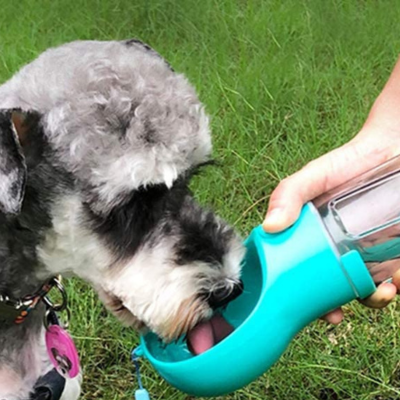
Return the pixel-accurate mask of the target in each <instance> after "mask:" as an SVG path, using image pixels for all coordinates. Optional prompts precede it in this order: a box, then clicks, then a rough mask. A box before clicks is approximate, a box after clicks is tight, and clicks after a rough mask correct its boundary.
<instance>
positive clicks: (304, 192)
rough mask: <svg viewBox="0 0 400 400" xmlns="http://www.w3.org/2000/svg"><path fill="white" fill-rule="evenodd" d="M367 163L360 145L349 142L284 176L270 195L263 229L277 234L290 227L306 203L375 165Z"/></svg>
mask: <svg viewBox="0 0 400 400" xmlns="http://www.w3.org/2000/svg"><path fill="white" fill-rule="evenodd" d="M366 163H368V164H369V162H366V161H365V157H363V156H362V155H361V154H360V152H359V151H358V148H357V147H356V146H355V145H354V144H352V143H349V144H346V145H344V146H342V147H339V148H337V149H335V150H333V151H331V152H330V153H327V154H325V155H323V156H322V157H320V158H318V159H316V160H314V161H311V162H310V163H308V164H307V165H306V166H305V167H303V168H302V169H301V170H300V171H298V172H296V173H295V174H293V175H291V176H289V177H288V178H285V179H284V180H282V181H281V182H280V183H279V185H278V186H277V187H276V189H275V190H274V191H273V193H272V194H271V198H270V202H269V207H268V212H267V216H266V218H265V220H264V223H263V227H264V230H265V231H267V232H270V233H274V232H280V231H282V230H284V229H286V228H288V227H289V226H291V225H292V224H293V223H294V222H295V221H296V220H297V218H298V216H299V214H300V211H301V208H302V206H303V205H304V204H305V203H306V202H308V201H310V200H312V199H314V198H315V197H317V196H319V195H321V194H323V193H325V192H326V191H328V190H330V189H332V188H334V187H336V186H338V185H340V184H342V183H344V182H346V181H348V180H349V179H352V178H353V177H355V176H357V175H359V174H360V173H361V172H364V171H366V170H367V169H368V168H369V167H372V165H371V166H370V165H366Z"/></svg>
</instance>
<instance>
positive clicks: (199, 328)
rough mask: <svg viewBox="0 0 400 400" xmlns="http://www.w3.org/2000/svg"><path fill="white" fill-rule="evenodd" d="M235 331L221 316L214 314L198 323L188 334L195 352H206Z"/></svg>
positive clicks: (192, 349)
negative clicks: (207, 319)
mask: <svg viewBox="0 0 400 400" xmlns="http://www.w3.org/2000/svg"><path fill="white" fill-rule="evenodd" d="M232 332H233V327H232V326H231V325H230V324H229V323H228V322H227V321H226V320H225V319H224V318H223V317H222V316H221V315H214V316H213V317H212V318H211V319H210V320H209V321H205V322H201V323H200V324H198V325H196V326H195V327H194V328H193V329H192V330H191V331H190V332H189V333H188V336H187V341H188V345H189V348H190V350H191V351H192V353H194V354H196V355H197V354H201V353H204V352H205V351H206V350H208V349H211V347H213V346H214V345H216V344H217V343H219V342H220V341H221V340H223V339H225V338H226V337H227V336H228V335H229V334H231V333H232Z"/></svg>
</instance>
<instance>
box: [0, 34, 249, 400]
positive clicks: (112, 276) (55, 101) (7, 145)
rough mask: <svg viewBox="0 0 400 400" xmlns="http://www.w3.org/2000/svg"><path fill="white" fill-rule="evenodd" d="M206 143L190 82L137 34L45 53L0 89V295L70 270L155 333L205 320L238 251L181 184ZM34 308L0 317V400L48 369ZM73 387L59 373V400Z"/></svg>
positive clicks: (233, 276)
mask: <svg viewBox="0 0 400 400" xmlns="http://www.w3.org/2000/svg"><path fill="white" fill-rule="evenodd" d="M210 153H211V139H210V132H209V124H208V117H207V115H206V114H205V112H204V109H203V106H202V104H201V103H200V101H199V100H198V98H197V96H196V93H195V91H194V89H193V88H192V87H191V85H190V84H189V83H188V81H187V79H186V78H185V77H184V76H183V75H182V74H178V73H175V72H174V71H173V70H172V68H171V67H170V66H169V65H168V64H167V63H166V62H165V61H164V60H163V59H162V58H161V57H160V56H159V55H158V54H157V53H156V52H155V51H154V50H152V49H151V48H149V47H148V46H147V45H145V44H143V43H141V42H139V41H137V40H129V41H110V42H99V41H77V42H73V43H69V44H65V45H62V46H60V47H58V48H54V49H49V50H47V51H46V52H44V53H43V54H42V55H40V56H39V57H38V58H37V59H36V60H34V61H33V62H32V63H30V64H28V65H26V66H25V67H23V68H22V69H21V70H20V71H19V72H18V73H17V74H16V75H15V76H14V77H12V78H11V79H10V80H9V81H7V82H6V83H4V84H3V85H2V86H0V221H1V230H0V295H2V296H8V297H10V298H23V296H24V295H26V294H30V293H33V292H35V291H37V290H38V288H39V287H40V286H41V285H42V284H43V282H44V281H46V279H49V277H51V276H54V275H55V274H64V275H67V276H68V275H75V276H78V277H81V278H83V279H84V280H86V281H87V282H89V283H90V284H91V285H92V286H93V287H94V288H95V289H96V290H97V291H98V293H99V295H100V298H101V299H102V300H103V301H104V303H105V305H106V306H107V307H108V308H109V309H110V310H111V311H113V312H114V313H115V314H116V315H117V316H119V317H121V319H122V320H123V321H125V323H127V324H130V325H132V326H134V327H135V328H137V329H149V330H151V331H154V332H156V333H157V334H158V335H159V336H160V337H162V338H163V339H165V340H166V341H170V340H174V339H176V338H177V337H179V336H180V335H182V334H187V333H188V332H190V330H191V329H193V328H194V327H196V326H198V324H199V323H200V322H203V321H206V320H209V319H210V318H211V317H212V315H213V313H214V312H215V310H216V309H217V308H218V307H220V306H223V305H225V304H226V303H227V302H229V301H230V300H232V299H233V298H235V297H236V296H237V295H238V294H240V292H241V291H242V286H241V282H240V264H241V259H242V257H243V246H242V243H241V240H240V238H239V237H238V236H237V235H236V234H235V233H234V231H233V230H232V228H230V227H229V226H228V225H227V224H226V223H225V222H224V221H222V220H221V219H220V218H218V217H217V216H215V215H214V214H213V213H212V212H211V211H209V210H206V209H203V208H201V207H200V206H199V205H198V204H197V203H196V202H195V200H194V199H193V197H192V194H191V192H190V190H189V188H188V184H189V181H190V178H191V177H192V176H193V174H194V173H196V171H197V170H198V168H199V167H201V166H202V165H203V164H205V163H207V162H208V161H209V160H210ZM0 313H1V308H0ZM43 313H44V307H41V306H39V307H37V308H36V309H35V310H34V311H33V312H32V313H30V315H29V316H28V317H27V318H26V319H25V321H24V322H23V323H21V324H15V323H14V321H10V320H8V319H7V318H6V317H5V316H2V315H0V320H1V322H0V399H7V400H20V399H26V398H28V397H29V394H30V393H31V392H32V388H33V387H34V385H35V382H36V381H37V380H38V379H39V378H40V377H41V376H43V375H44V374H46V373H47V372H48V371H49V370H50V369H51V368H52V367H51V366H50V362H49V357H48V356H47V353H46V350H45V346H44V327H43V323H42V321H43ZM79 391H80V389H79V379H75V380H73V381H69V382H68V383H67V385H66V389H65V390H64V394H63V397H62V398H63V399H64V400H66V399H68V400H72V399H76V398H77V397H78V396H79Z"/></svg>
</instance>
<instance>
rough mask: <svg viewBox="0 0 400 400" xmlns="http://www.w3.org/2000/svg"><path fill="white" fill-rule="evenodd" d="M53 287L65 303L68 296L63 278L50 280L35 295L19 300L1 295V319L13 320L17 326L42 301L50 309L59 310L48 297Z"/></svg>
mask: <svg viewBox="0 0 400 400" xmlns="http://www.w3.org/2000/svg"><path fill="white" fill-rule="evenodd" d="M53 287H57V289H58V290H59V291H60V293H61V295H62V297H63V302H65V301H66V294H65V289H64V287H63V286H62V285H61V277H58V278H57V277H53V278H50V279H49V280H47V281H46V282H45V283H44V284H43V285H42V286H41V287H40V289H39V290H37V291H36V292H35V293H33V294H31V295H27V296H24V297H22V298H19V299H12V298H11V297H9V296H5V295H1V294H0V319H1V320H12V321H13V322H14V323H15V324H21V323H23V322H24V321H25V320H26V318H27V317H28V316H29V314H30V313H31V312H32V311H33V310H34V309H35V308H36V306H37V305H38V304H39V303H40V301H43V302H44V303H45V304H46V305H47V306H48V307H51V308H53V309H57V307H59V306H55V305H54V304H53V303H52V302H51V300H50V299H49V298H48V297H47V295H48V293H49V292H50V290H51V289H52V288H53Z"/></svg>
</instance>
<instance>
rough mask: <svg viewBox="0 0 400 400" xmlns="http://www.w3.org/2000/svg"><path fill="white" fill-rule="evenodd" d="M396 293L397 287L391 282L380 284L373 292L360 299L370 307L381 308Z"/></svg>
mask: <svg viewBox="0 0 400 400" xmlns="http://www.w3.org/2000/svg"><path fill="white" fill-rule="evenodd" d="M396 294H397V287H396V286H395V285H393V284H392V283H388V282H385V283H382V284H380V285H379V286H378V287H377V289H376V291H375V293H373V294H372V295H371V296H369V297H368V298H366V299H364V300H362V303H363V304H364V305H366V306H367V307H370V308H383V307H386V306H387V305H388V304H389V303H390V302H391V301H392V300H393V299H394V298H395V297H396Z"/></svg>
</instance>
